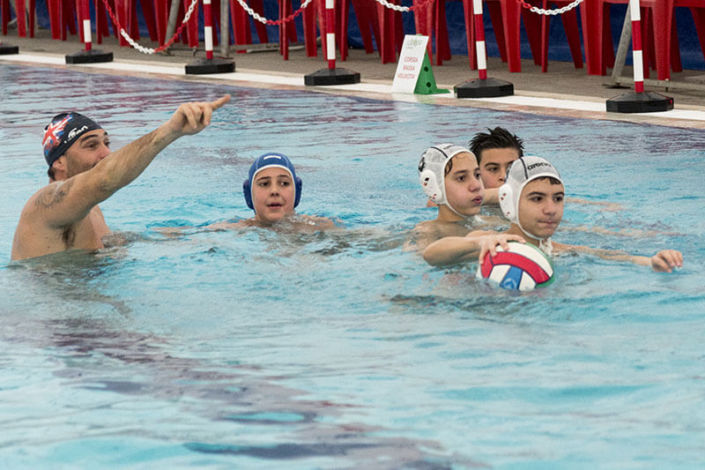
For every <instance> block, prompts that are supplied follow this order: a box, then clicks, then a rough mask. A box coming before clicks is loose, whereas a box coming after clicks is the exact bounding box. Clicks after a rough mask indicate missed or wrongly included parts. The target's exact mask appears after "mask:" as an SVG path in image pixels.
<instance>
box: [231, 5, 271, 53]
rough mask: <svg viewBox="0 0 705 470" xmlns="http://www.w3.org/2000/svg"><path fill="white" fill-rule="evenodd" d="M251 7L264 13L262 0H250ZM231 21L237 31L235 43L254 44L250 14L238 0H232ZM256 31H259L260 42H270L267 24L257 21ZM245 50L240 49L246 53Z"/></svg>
mask: <svg viewBox="0 0 705 470" xmlns="http://www.w3.org/2000/svg"><path fill="white" fill-rule="evenodd" d="M248 5H249V6H250V8H252V9H253V10H254V11H255V12H256V13H258V14H260V15H263V14H264V5H263V2H262V0H250V2H249V3H248ZM230 21H231V23H232V26H233V31H234V32H235V44H237V45H239V46H243V45H247V44H252V27H251V25H250V15H249V14H248V13H247V12H246V11H245V10H244V9H243V8H242V6H240V3H238V2H237V1H236V0H230ZM254 23H255V31H256V32H257V37H258V38H259V42H260V43H262V44H266V43H268V42H269V36H268V34H267V26H266V25H264V24H262V23H260V22H259V21H255V22H254ZM244 52H245V51H238V53H241V54H242V53H244Z"/></svg>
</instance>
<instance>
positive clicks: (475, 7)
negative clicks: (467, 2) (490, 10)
mask: <svg viewBox="0 0 705 470" xmlns="http://www.w3.org/2000/svg"><path fill="white" fill-rule="evenodd" d="M472 11H473V17H474V20H475V54H476V57H477V72H478V75H479V78H480V80H487V51H486V49H485V23H484V22H483V21H482V0H473V1H472Z"/></svg>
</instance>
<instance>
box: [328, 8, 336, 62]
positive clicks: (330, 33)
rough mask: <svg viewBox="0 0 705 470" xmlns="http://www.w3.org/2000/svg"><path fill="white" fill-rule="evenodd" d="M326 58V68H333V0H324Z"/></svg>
mask: <svg viewBox="0 0 705 470" xmlns="http://www.w3.org/2000/svg"><path fill="white" fill-rule="evenodd" d="M326 58H327V59H328V70H335V0H326Z"/></svg>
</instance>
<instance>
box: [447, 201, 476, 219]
mask: <svg viewBox="0 0 705 470" xmlns="http://www.w3.org/2000/svg"><path fill="white" fill-rule="evenodd" d="M445 205H446V206H447V207H448V209H450V210H452V211H453V213H455V215H457V216H458V217H462V218H463V219H465V220H468V219H469V218H471V217H472V216H471V215H465V214H461V213H460V212H458V211H456V210H455V209H454V208H453V206H451V205H450V202H448V201H446V202H445Z"/></svg>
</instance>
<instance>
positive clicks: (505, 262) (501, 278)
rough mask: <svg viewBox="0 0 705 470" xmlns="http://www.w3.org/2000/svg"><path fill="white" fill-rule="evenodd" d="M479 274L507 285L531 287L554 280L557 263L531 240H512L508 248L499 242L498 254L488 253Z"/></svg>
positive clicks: (517, 287) (527, 289)
mask: <svg viewBox="0 0 705 470" xmlns="http://www.w3.org/2000/svg"><path fill="white" fill-rule="evenodd" d="M477 276H478V277H479V278H483V279H489V280H490V281H491V282H494V283H496V284H498V285H499V287H501V288H503V289H509V290H519V291H530V290H533V289H535V288H536V287H545V286H547V285H549V284H550V283H551V282H553V263H551V260H550V259H549V258H548V257H547V256H546V255H545V254H544V252H543V251H541V250H540V249H539V248H538V247H536V246H534V245H532V244H530V243H519V242H509V250H508V251H504V250H503V249H502V247H500V246H498V247H497V254H496V255H495V256H491V255H490V253H489V252H488V253H487V254H486V255H485V258H484V259H483V260H482V263H481V264H480V267H479V268H478V270H477Z"/></svg>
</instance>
